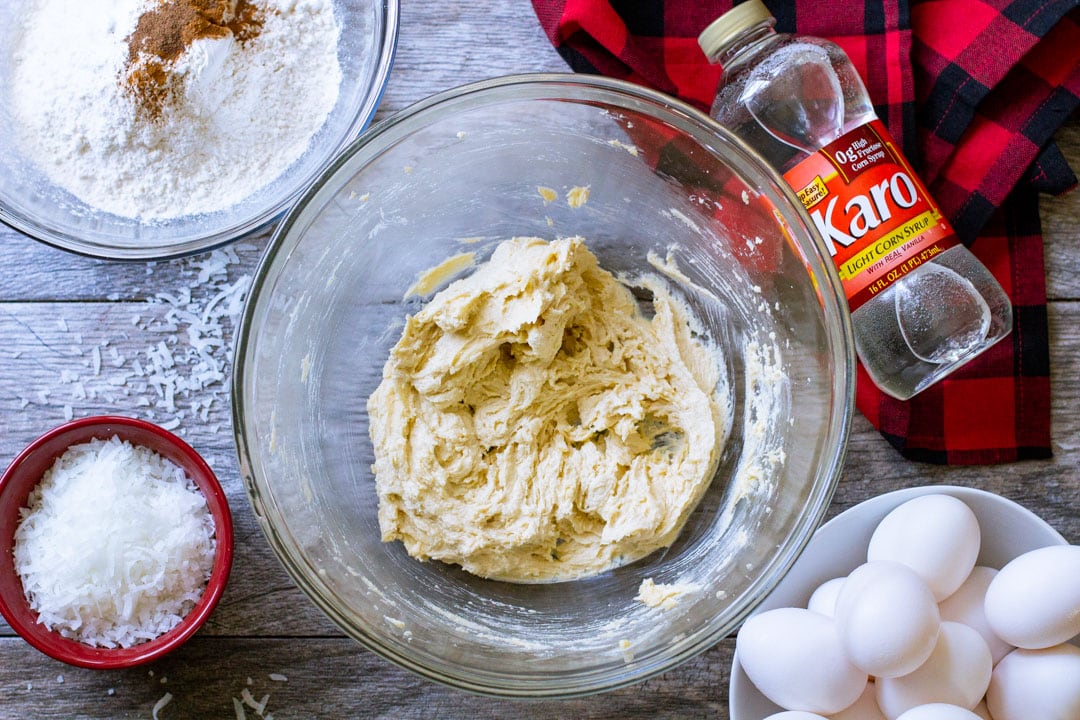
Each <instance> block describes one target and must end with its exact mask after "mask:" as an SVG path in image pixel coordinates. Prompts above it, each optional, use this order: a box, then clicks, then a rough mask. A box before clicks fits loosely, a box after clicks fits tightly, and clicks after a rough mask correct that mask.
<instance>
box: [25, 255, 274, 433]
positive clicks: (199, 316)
mask: <svg viewBox="0 0 1080 720" xmlns="http://www.w3.org/2000/svg"><path fill="white" fill-rule="evenodd" d="M252 249H254V246H251V245H244V244H241V245H233V246H229V247H226V248H221V249H218V250H214V251H212V252H210V253H207V254H204V255H201V256H197V257H192V258H185V259H183V260H178V261H174V262H177V263H179V264H180V277H181V279H182V280H183V281H184V282H185V283H186V284H184V285H180V286H179V287H176V288H166V289H163V290H161V291H159V292H157V293H156V294H155V295H154V296H153V297H151V298H150V299H148V300H146V301H144V302H143V303H141V304H138V305H135V304H133V308H134V309H135V312H134V313H133V315H132V318H131V325H132V326H133V327H134V328H136V329H137V331H138V332H140V333H141V335H142V336H143V337H144V338H145V345H144V349H143V350H142V351H141V352H139V353H138V355H137V356H136V357H133V358H130V359H129V358H128V357H126V356H125V355H122V354H121V353H120V352H119V350H118V349H117V347H116V345H118V344H121V343H122V342H123V341H127V340H130V338H131V337H132V336H131V335H130V334H128V333H126V332H125V333H122V336H120V337H111V338H105V339H103V340H101V341H100V342H97V343H96V344H95V345H94V346H93V347H91V348H90V349H89V358H88V359H87V360H86V361H85V362H83V363H82V368H81V369H79V367H78V366H69V367H66V368H64V369H63V370H61V371H60V375H59V382H58V383H54V384H53V385H52V386H50V387H46V388H40V389H39V390H38V392H37V397H36V400H35V399H32V398H26V400H27V404H30V403H34V404H37V405H44V406H48V407H54V408H57V409H58V410H60V411H61V412H62V413H63V415H64V417H65V418H67V419H70V418H71V417H74V415H76V414H84V413H82V412H78V411H79V410H81V408H79V407H78V406H79V405H80V404H84V403H85V400H87V399H92V400H95V401H97V402H99V403H101V404H106V405H112V406H119V407H126V408H131V409H135V408H148V409H150V412H148V413H145V414H146V415H147V416H148V417H150V418H151V419H160V418H159V417H158V415H159V414H160V416H161V417H164V418H165V420H164V422H165V423H168V424H169V425H170V428H171V429H176V430H183V429H184V425H185V422H184V421H185V420H186V421H188V422H191V421H195V422H207V421H208V420H209V418H210V413H211V409H212V408H225V407H227V403H226V402H225V401H224V400H225V398H227V395H228V392H229V377H230V374H231V362H232V341H233V331H234V329H235V328H236V325H237V323H238V321H239V318H240V313H241V312H242V311H243V306H244V300H245V299H246V297H247V293H248V290H249V288H250V286H251V276H250V275H249V274H247V273H240V272H238V267H237V266H239V265H241V260H240V257H239V255H238V251H247V250H252ZM153 265H154V264H149V265H148V266H147V268H148V270H149V269H150V268H151V267H152V266H153ZM108 298H109V300H111V301H118V300H120V296H119V295H118V294H116V293H112V294H110V295H109V296H108ZM61 320H63V318H61ZM57 327H58V328H59V329H60V330H61V331H62V332H65V333H71V329H70V326H69V324H68V322H67V321H66V320H64V321H63V323H62V324H61V322H59V321H58V322H57ZM73 334H74V335H76V336H79V337H80V339H81V336H80V335H79V334H78V333H73ZM136 337H137V336H136ZM80 354H81V350H80ZM105 367H108V368H109V369H110V370H112V372H102V371H103V369H104V368H105ZM73 368H74V369H73ZM56 385H64V386H65V389H66V390H67V391H68V392H67V393H66V397H64V396H63V394H62V393H59V392H57V393H56V396H53V391H54V390H56ZM72 401H81V402H72ZM155 411H156V412H155Z"/></svg>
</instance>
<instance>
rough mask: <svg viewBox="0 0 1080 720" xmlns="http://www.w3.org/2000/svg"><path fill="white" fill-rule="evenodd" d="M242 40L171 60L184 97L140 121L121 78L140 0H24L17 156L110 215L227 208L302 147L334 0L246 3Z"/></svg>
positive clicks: (330, 42)
mask: <svg viewBox="0 0 1080 720" xmlns="http://www.w3.org/2000/svg"><path fill="white" fill-rule="evenodd" d="M256 4H257V5H258V6H259V7H261V8H263V10H264V12H265V22H264V25H263V28H262V31H261V33H260V34H259V35H257V36H256V37H254V38H252V39H250V40H248V41H247V42H246V43H245V44H244V45H243V47H241V46H240V44H239V43H237V42H234V41H233V40H230V39H225V40H197V41H196V42H195V43H194V44H193V45H192V46H191V48H189V50H188V51H187V52H186V53H185V54H184V55H183V56H181V58H180V59H179V60H178V61H177V63H176V66H175V68H174V71H173V72H174V74H183V75H184V81H185V86H186V93H185V94H184V95H183V97H181V98H179V100H178V101H177V102H175V103H171V104H170V105H169V106H167V107H166V108H165V109H164V110H163V111H162V115H161V117H160V118H159V119H158V120H157V121H156V122H152V121H150V120H149V119H147V118H146V117H144V116H138V117H137V114H136V108H135V102H134V100H133V99H132V96H131V94H130V93H125V92H124V90H123V89H122V88H121V84H120V82H119V78H120V77H121V74H122V73H123V72H124V70H125V62H126V60H127V56H128V46H127V38H128V36H129V35H130V34H131V32H132V31H133V30H134V28H135V24H136V22H137V21H138V18H139V15H140V14H141V13H142V12H143V10H144V9H146V8H147V7H150V6H152V5H153V3H151V2H148V1H147V0H81V1H80V2H70V1H69V0H29V1H28V2H27V3H26V9H25V10H24V18H25V20H24V25H23V27H22V30H21V32H20V33H19V37H18V38H17V42H16V45H15V51H14V64H15V67H14V70H13V74H12V82H11V93H12V95H13V97H12V98H11V103H12V112H13V115H14V118H15V120H16V124H17V126H18V128H19V132H20V137H19V141H20V143H21V144H22V147H23V148H25V149H26V152H25V154H26V156H27V157H28V158H30V159H32V160H33V161H34V162H35V163H37V164H38V166H39V167H40V170H41V171H42V172H43V173H44V174H45V175H46V176H47V177H48V178H49V179H50V180H51V181H52V182H54V183H56V184H57V185H59V186H61V187H63V188H65V189H66V190H68V191H69V192H71V193H72V194H73V195H75V196H76V197H78V198H79V199H81V200H82V201H83V202H85V203H87V204H89V205H91V206H93V207H95V208H98V209H99V210H103V211H106V212H110V213H115V214H117V215H122V216H125V217H137V218H141V219H146V220H154V219H168V218H173V217H178V216H181V215H189V214H194V213H205V212H213V211H215V210H221V209H224V208H227V207H229V206H232V205H235V204H236V203H238V202H239V201H241V200H243V199H244V198H246V197H248V196H250V195H251V194H253V193H254V192H256V191H257V190H259V189H261V188H262V187H264V186H266V185H268V184H269V183H270V182H272V181H273V180H275V179H276V178H277V177H279V176H280V175H281V174H282V173H283V172H284V171H285V169H286V168H287V167H288V166H289V165H290V164H292V163H293V161H295V160H296V159H297V158H299V157H300V156H301V155H302V154H303V153H304V151H305V150H306V149H307V146H308V143H309V141H310V140H311V137H312V136H313V135H314V134H315V133H316V132H317V131H318V130H319V128H320V127H321V126H322V124H323V122H324V121H325V120H326V117H327V115H328V114H329V112H330V110H331V109H332V108H333V106H334V104H335V102H336V101H337V96H338V87H339V85H340V82H341V68H340V66H339V65H338V60H337V42H338V33H339V30H338V26H337V23H336V21H335V19H334V16H333V3H332V0H257V2H256Z"/></svg>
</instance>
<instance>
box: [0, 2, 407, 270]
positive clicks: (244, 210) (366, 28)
mask: <svg viewBox="0 0 1080 720" xmlns="http://www.w3.org/2000/svg"><path fill="white" fill-rule="evenodd" d="M27 4H28V3H27V1H26V0H12V1H10V2H5V3H3V4H0V220H2V221H3V222H5V223H7V224H8V225H11V226H12V227H14V228H15V229H17V230H21V231H22V232H24V233H26V234H27V235H30V236H32V237H34V238H37V239H38V240H42V241H44V242H46V243H48V244H50V245H54V246H56V247H59V248H63V249H65V250H70V251H73V252H77V253H81V254H84V255H90V256H94V257H100V258H108V259H114V260H157V259H165V258H172V257H179V256H182V255H189V254H192V253H196V252H201V251H205V250H209V249H211V248H215V247H218V246H221V245H224V244H225V243H228V242H230V241H232V240H236V239H237V238H240V237H242V236H244V235H247V234H249V233H252V232H256V231H258V230H260V229H263V228H265V227H267V226H268V225H270V224H271V223H272V222H274V221H275V220H277V219H278V218H280V217H281V215H282V214H283V213H284V212H285V210H286V209H287V208H288V207H289V205H291V204H292V203H293V202H294V201H295V200H296V198H297V197H299V195H300V193H301V192H303V191H304V189H305V188H307V187H308V186H309V185H310V184H311V182H312V181H313V180H314V179H315V178H316V177H318V175H319V174H320V173H321V172H322V171H323V170H324V169H326V167H327V165H329V163H330V162H331V160H332V159H333V158H334V156H335V155H336V154H337V153H338V152H340V151H341V149H342V148H344V147H345V146H346V145H348V144H349V143H350V142H352V141H353V140H355V139H356V137H357V136H358V135H359V134H360V132H361V131H362V130H363V129H364V128H365V127H367V126H368V124H369V123H370V122H371V119H372V117H373V116H374V114H375V109H376V107H377V106H378V103H379V100H380V99H381V97H382V93H383V88H384V87H385V86H386V81H387V79H388V77H389V75H390V66H391V64H392V62H393V56H394V48H395V44H396V41H397V27H398V0H334V14H335V17H336V18H337V21H338V25H339V26H340V28H341V34H340V38H339V41H338V43H339V44H338V62H339V64H340V66H341V74H342V78H341V86H340V89H339V93H338V99H337V103H336V104H335V105H334V108H333V109H332V110H331V111H330V115H329V116H328V117H327V119H326V121H325V122H324V123H323V126H322V128H321V129H320V130H319V131H318V132H317V133H316V134H315V135H314V136H312V138H311V141H310V143H309V145H308V149H307V150H306V151H305V152H304V154H303V155H302V156H301V157H300V158H298V159H297V160H296V161H295V162H293V163H292V165H290V166H289V167H288V168H287V169H286V171H285V172H284V173H283V174H282V175H280V176H279V177H278V178H277V179H275V180H274V181H273V182H271V183H270V184H269V185H267V186H265V187H263V188H262V189H260V190H258V191H257V192H255V193H254V194H253V195H250V196H248V197H247V198H245V199H244V200H242V201H241V202H239V203H237V204H236V205H234V206H232V207H229V208H226V209H224V210H220V211H217V212H210V213H203V214H198V215H186V216H182V217H178V218H175V219H170V220H156V221H140V220H137V219H133V218H126V217H120V216H118V215H113V214H111V213H106V212H102V211H100V210H97V209H95V208H93V207H91V206H90V205H88V204H86V203H84V202H83V201H81V200H79V199H78V198H76V197H75V196H74V195H72V194H71V193H69V192H68V191H66V190H64V189H62V188H60V187H57V186H56V185H55V184H54V183H52V182H51V181H50V180H49V179H48V178H47V177H45V175H44V174H43V173H42V172H41V171H40V170H39V169H38V168H37V167H36V166H35V164H34V162H33V159H32V158H27V157H26V156H25V154H24V149H23V148H20V147H19V146H18V144H17V142H16V138H17V137H18V134H17V132H15V131H14V130H13V129H12V128H13V125H14V122H15V120H14V119H13V118H12V116H11V105H12V103H11V102H10V100H9V99H8V98H9V97H10V93H11V72H12V67H13V64H14V62H13V60H12V52H13V51H14V47H15V38H16V35H17V33H18V31H19V29H20V27H21V22H22V18H23V17H24V16H25V12H26V10H25V7H26V5H27ZM251 151H252V152H273V148H252V149H251Z"/></svg>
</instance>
